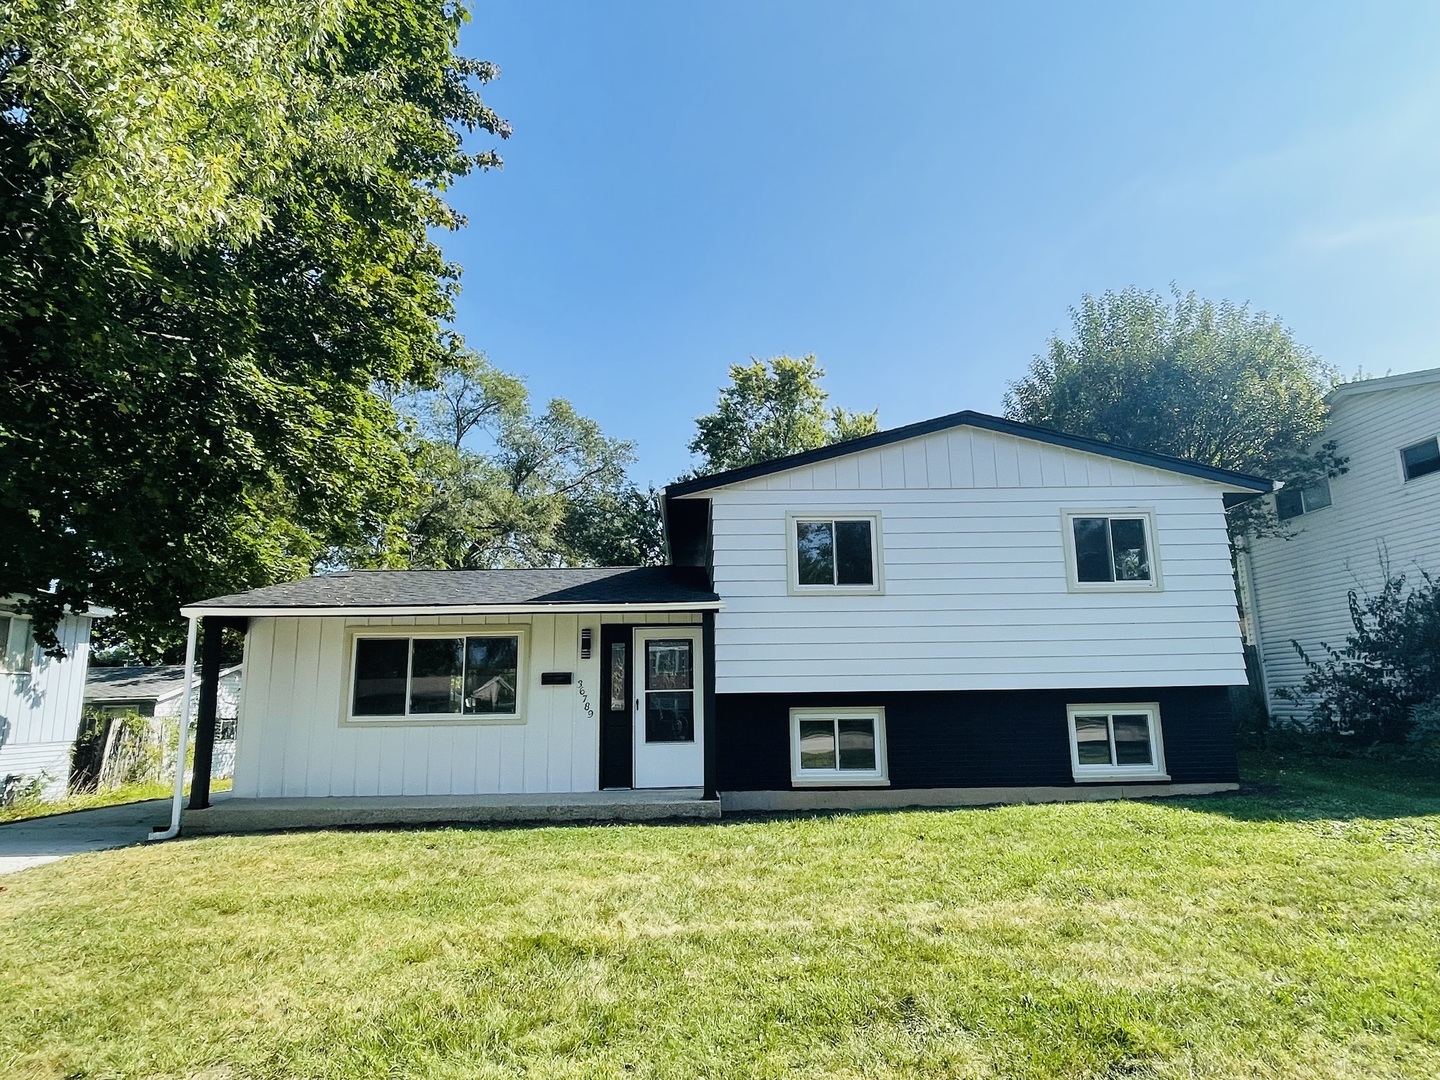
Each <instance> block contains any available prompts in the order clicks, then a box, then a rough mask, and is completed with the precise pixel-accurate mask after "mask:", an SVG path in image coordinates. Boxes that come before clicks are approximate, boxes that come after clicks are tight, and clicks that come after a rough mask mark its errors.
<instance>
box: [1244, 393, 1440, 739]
mask: <svg viewBox="0 0 1440 1080" xmlns="http://www.w3.org/2000/svg"><path fill="white" fill-rule="evenodd" d="M1437 431H1440V385H1430V386H1417V387H1411V388H1408V389H1398V390H1378V391H1372V392H1370V393H1366V394H1360V395H1357V396H1354V397H1348V398H1347V397H1342V398H1340V399H1339V400H1337V401H1336V403H1335V408H1334V413H1333V415H1332V419H1331V425H1330V428H1329V430H1328V431H1327V432H1326V435H1325V438H1326V439H1327V440H1331V439H1333V440H1334V441H1335V443H1336V444H1337V450H1338V452H1339V453H1340V454H1341V455H1342V456H1344V457H1347V458H1348V461H1347V462H1346V468H1347V470H1348V471H1347V472H1346V473H1345V475H1343V476H1339V477H1336V478H1335V479H1333V480H1331V481H1330V494H1331V499H1332V503H1331V505H1330V506H1328V507H1326V508H1324V509H1322V510H1318V511H1316V512H1315V513H1313V514H1304V515H1302V516H1300V517H1298V518H1292V519H1291V520H1290V521H1288V522H1286V525H1287V526H1288V531H1289V533H1290V536H1289V538H1283V537H1271V538H1264V539H1259V540H1256V541H1253V542H1252V545H1251V554H1250V571H1251V573H1250V576H1251V581H1252V587H1253V597H1254V601H1255V614H1256V615H1257V618H1256V620H1255V622H1256V624H1257V633H1258V634H1259V637H1260V651H1261V657H1262V659H1263V662H1264V665H1265V679H1266V685H1267V688H1268V689H1269V690H1270V692H1271V694H1272V700H1271V702H1270V705H1271V708H1272V709H1273V710H1274V711H1275V712H1277V713H1279V714H1281V715H1285V716H1290V715H1295V714H1296V713H1297V712H1300V711H1302V710H1297V709H1296V708H1295V707H1294V706H1292V705H1290V704H1288V703H1286V702H1282V701H1279V700H1277V699H1274V698H1273V694H1274V691H1275V690H1277V689H1279V688H1281V687H1285V686H1294V685H1295V684H1297V683H1299V682H1300V680H1301V679H1303V678H1304V676H1305V671H1306V669H1305V664H1304V661H1302V660H1301V659H1300V657H1299V656H1298V655H1297V654H1296V652H1295V649H1294V646H1293V645H1292V644H1291V642H1292V641H1299V642H1300V644H1301V645H1302V646H1303V647H1304V648H1305V649H1306V651H1307V652H1309V653H1310V654H1311V655H1312V656H1316V657H1318V656H1319V655H1320V654H1321V652H1322V650H1321V649H1320V643H1321V642H1322V641H1323V642H1328V643H1330V644H1331V645H1334V646H1335V647H1337V648H1339V647H1341V646H1343V645H1344V643H1345V638H1346V636H1347V635H1348V634H1349V633H1351V632H1352V630H1353V626H1352V624H1351V622H1350V613H1349V602H1348V593H1349V591H1350V590H1351V589H1356V590H1358V591H1360V592H1362V593H1363V592H1364V590H1367V589H1376V588H1378V587H1379V586H1380V584H1381V583H1382V582H1383V580H1384V572H1383V570H1382V565H1381V564H1382V559H1388V561H1389V565H1390V570H1391V572H1392V573H1399V574H1405V575H1406V576H1407V578H1408V579H1409V580H1410V582H1411V583H1412V584H1417V583H1418V582H1419V580H1420V573H1419V571H1420V570H1421V569H1424V570H1428V571H1429V572H1430V573H1431V574H1432V575H1435V574H1440V474H1431V475H1430V476H1424V477H1420V478H1419V479H1417V480H1412V481H1410V482H1409V483H1405V482H1404V481H1403V480H1402V474H1401V472H1400V465H1399V450H1400V448H1401V447H1403V446H1408V445H1411V444H1413V443H1416V442H1418V441H1420V440H1421V439H1423V438H1428V437H1430V436H1433V435H1435V434H1436V433H1437Z"/></svg>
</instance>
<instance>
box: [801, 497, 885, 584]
mask: <svg viewBox="0 0 1440 1080" xmlns="http://www.w3.org/2000/svg"><path fill="white" fill-rule="evenodd" d="M789 521H790V544H791V548H790V555H791V562H792V565H791V568H790V586H791V588H792V589H796V590H798V591H801V592H809V591H812V590H813V591H837V592H841V591H855V592H879V591H880V543H879V539H880V517H879V515H878V514H855V515H850V516H844V517H841V516H834V517H831V516H828V515H827V516H809V515H800V514H791V515H790V517H789Z"/></svg>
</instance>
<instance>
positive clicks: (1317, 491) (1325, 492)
mask: <svg viewBox="0 0 1440 1080" xmlns="http://www.w3.org/2000/svg"><path fill="white" fill-rule="evenodd" d="M1329 505H1330V481H1329V480H1319V481H1317V482H1316V483H1313V484H1307V485H1306V486H1305V487H1303V488H1302V487H1294V488H1290V487H1287V488H1281V489H1280V490H1279V491H1277V492H1276V493H1275V513H1276V515H1277V516H1278V517H1279V518H1280V520H1281V521H1289V520H1290V519H1291V518H1295V517H1299V516H1300V515H1301V514H1313V513H1314V512H1315V511H1316V510H1323V509H1325V507H1327V506H1329Z"/></svg>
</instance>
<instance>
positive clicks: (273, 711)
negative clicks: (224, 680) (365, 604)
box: [234, 614, 700, 798]
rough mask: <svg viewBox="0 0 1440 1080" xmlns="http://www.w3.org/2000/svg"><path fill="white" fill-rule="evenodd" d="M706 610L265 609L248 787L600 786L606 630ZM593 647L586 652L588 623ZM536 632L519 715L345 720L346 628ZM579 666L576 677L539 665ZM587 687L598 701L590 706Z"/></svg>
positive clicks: (252, 635)
mask: <svg viewBox="0 0 1440 1080" xmlns="http://www.w3.org/2000/svg"><path fill="white" fill-rule="evenodd" d="M699 621H700V616H699V615H689V614H625V615H618V614H616V615H611V614H605V615H593V614H588V615H578V614H577V615H549V614H545V615H529V616H500V615H486V616H481V615H473V616H447V617H444V618H442V617H438V616H417V617H389V618H328V617H306V618H270V617H263V618H253V619H251V620H250V627H249V630H248V632H247V634H246V637H245V679H244V681H243V683H242V684H241V690H240V715H239V721H238V724H237V735H236V748H235V789H234V790H235V795H236V797H239V798H275V797H293V796H308V797H317V796H319V797H323V796H348V795H478V794H519V793H533V792H578V791H597V790H599V759H600V749H599V715H600V694H601V687H600V664H601V655H600V653H601V650H600V648H599V642H600V629H599V628H600V627H601V626H602V625H605V624H610V623H631V624H636V625H642V624H643V625H668V624H672V623H674V624H681V623H684V624H689V623H699ZM587 626H588V627H590V628H592V629H593V630H594V641H595V648H594V649H593V651H592V653H591V658H590V659H589V660H581V659H580V630H581V628H582V627H587ZM501 627H515V628H521V629H523V630H524V631H525V646H524V648H525V657H524V660H523V664H524V672H525V688H524V697H523V700H522V707H523V710H524V713H523V715H524V720H523V722H521V723H495V722H483V721H481V722H474V723H464V722H461V723H453V722H452V723H447V724H426V723H424V722H414V723H403V724H365V723H360V724H342V723H341V713H342V710H343V709H344V708H345V705H346V702H347V698H348V695H349V692H350V687H349V686H348V685H346V684H345V683H344V682H343V680H344V679H345V672H346V671H347V669H348V664H347V663H346V657H345V655H344V650H345V643H346V640H347V631H349V630H352V629H360V628H364V629H370V630H376V629H393V630H394V631H395V633H396V634H397V635H403V634H405V633H407V632H409V631H412V630H413V631H417V632H428V631H434V630H439V629H451V628H458V629H461V630H465V629H471V630H480V629H487V628H497V629H498V628H501ZM545 671H570V672H573V673H574V677H575V681H574V683H572V684H571V685H569V686H542V685H541V683H540V675H541V672H545ZM582 687H583V691H584V695H585V697H586V698H588V700H589V705H590V710H589V711H588V712H587V710H586V708H585V702H584V701H583V700H582V697H581V689H582Z"/></svg>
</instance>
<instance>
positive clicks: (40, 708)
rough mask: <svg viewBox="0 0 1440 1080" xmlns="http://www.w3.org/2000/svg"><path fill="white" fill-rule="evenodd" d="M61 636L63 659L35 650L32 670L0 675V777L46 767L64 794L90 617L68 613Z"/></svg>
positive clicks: (54, 787) (53, 787)
mask: <svg viewBox="0 0 1440 1080" xmlns="http://www.w3.org/2000/svg"><path fill="white" fill-rule="evenodd" d="M58 636H59V638H60V644H61V645H62V646H63V647H64V649H65V654H66V656H65V659H64V660H55V659H52V658H50V657H47V656H44V655H43V654H42V653H41V652H40V650H38V649H37V650H36V651H35V655H34V658H33V661H32V666H31V670H30V671H29V673H27V674H19V675H11V674H4V675H0V779H3V778H4V777H5V776H8V775H12V774H13V775H21V776H36V775H39V774H40V773H41V772H44V773H47V774H48V775H49V776H50V779H51V782H50V784H49V786H48V787H47V794H48V795H52V796H58V795H63V794H64V792H65V786H66V783H67V782H68V780H69V777H70V748H71V747H72V746H73V745H74V742H75V735H76V732H77V731H78V730H79V726H80V711H81V702H82V701H83V699H84V696H85V670H86V667H87V666H88V664H89V659H90V620H89V619H88V618H83V617H79V616H75V615H67V616H65V617H64V618H63V619H61V620H60V626H59V628H58Z"/></svg>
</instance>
